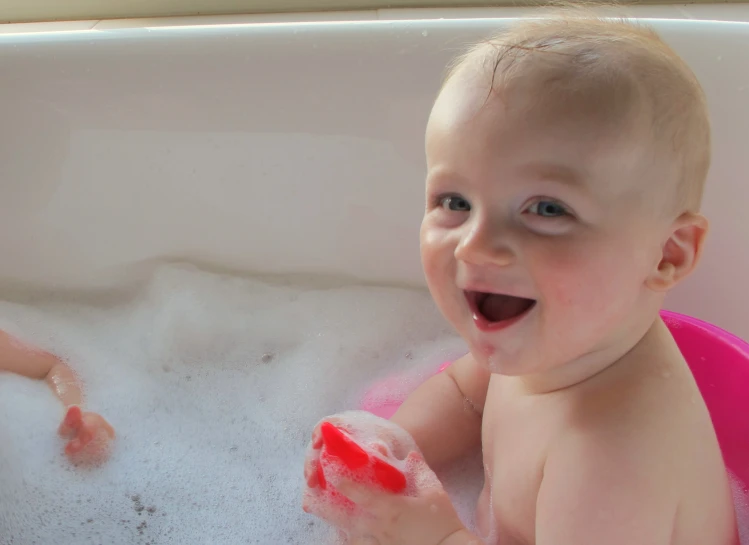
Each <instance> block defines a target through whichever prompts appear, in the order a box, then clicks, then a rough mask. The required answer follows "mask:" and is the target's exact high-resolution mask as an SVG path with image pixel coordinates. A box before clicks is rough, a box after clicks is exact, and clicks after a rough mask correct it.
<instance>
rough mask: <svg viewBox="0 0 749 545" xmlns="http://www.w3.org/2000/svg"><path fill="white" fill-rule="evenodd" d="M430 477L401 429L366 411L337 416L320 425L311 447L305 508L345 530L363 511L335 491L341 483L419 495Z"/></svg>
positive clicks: (306, 473) (306, 464) (415, 447)
mask: <svg viewBox="0 0 749 545" xmlns="http://www.w3.org/2000/svg"><path fill="white" fill-rule="evenodd" d="M430 475H432V476H433V473H432V471H431V470H429V468H428V467H427V466H426V464H425V463H424V461H423V459H422V458H421V456H420V454H419V449H418V447H417V446H416V443H415V442H414V440H413V438H412V437H411V436H410V435H409V434H408V432H406V431H405V430H403V429H402V428H400V427H399V426H397V425H395V424H393V423H392V422H389V421H388V420H385V419H383V418H379V417H377V416H375V415H373V414H371V413H368V412H366V411H349V412H346V413H341V414H337V415H334V416H331V417H328V418H325V419H324V420H323V421H322V422H320V424H319V425H318V426H317V427H316V431H315V433H314V434H313V438H312V441H311V442H310V444H309V447H308V450H307V457H306V462H305V476H306V481H307V486H306V488H305V491H304V499H303V508H304V510H305V511H306V512H308V513H311V514H313V515H316V516H318V517H320V518H322V519H323V520H326V521H328V522H329V523H330V524H332V525H334V526H336V527H338V528H339V529H342V530H345V529H346V528H349V527H351V525H353V524H355V523H356V520H357V519H358V518H359V517H360V516H364V513H363V511H362V510H361V509H360V507H359V506H357V505H356V504H355V503H354V502H352V501H351V500H349V499H348V498H347V497H346V496H344V495H343V494H342V493H341V492H339V491H338V490H337V489H336V486H337V484H338V483H339V482H341V480H343V479H346V480H350V481H352V482H354V483H358V484H362V485H365V486H371V487H373V488H375V489H377V490H381V491H383V492H387V493H391V494H399V495H405V496H414V495H417V494H418V493H419V491H420V490H421V489H422V488H423V487H425V486H429V485H430V483H431V482H432V480H436V476H433V479H432V480H430ZM436 482H438V481H436Z"/></svg>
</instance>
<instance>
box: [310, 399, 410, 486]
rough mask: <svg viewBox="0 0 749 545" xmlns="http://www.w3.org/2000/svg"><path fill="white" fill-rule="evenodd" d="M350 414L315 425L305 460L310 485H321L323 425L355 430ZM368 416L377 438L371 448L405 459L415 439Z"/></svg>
mask: <svg viewBox="0 0 749 545" xmlns="http://www.w3.org/2000/svg"><path fill="white" fill-rule="evenodd" d="M348 414H353V413H344V415H341V416H338V417H336V416H331V417H328V418H326V419H325V420H324V421H321V422H320V423H318V425H317V426H315V429H314V430H313V432H312V442H311V444H310V449H309V450H308V453H307V457H306V459H305V461H304V478H305V480H306V481H307V486H308V487H310V488H316V487H318V486H320V482H319V472H318V468H319V461H320V450H321V449H322V446H323V437H322V425H323V424H325V423H326V422H327V423H330V424H333V425H334V426H336V427H338V428H340V429H342V430H346V431H353V430H352V426H351V424H350V422H349V421H348V419H347V418H346V415H348ZM360 414H361V413H360ZM368 416H370V419H371V420H370V422H368V424H369V426H368V428H369V430H368V431H370V432H371V433H372V434H374V436H375V437H376V438H377V440H376V441H375V442H373V443H371V444H370V448H372V449H374V450H376V451H377V452H379V453H380V454H382V455H384V456H392V457H394V458H396V459H397V460H404V459H405V458H406V456H407V455H408V453H409V452H411V450H412V449H413V448H414V445H413V440H412V439H411V438H410V437H409V436H408V435H407V434H406V432H404V431H401V430H396V429H395V428H394V426H392V425H382V424H380V422H382V423H387V421H386V420H382V419H380V418H379V417H376V416H371V415H368ZM378 421H379V422H378Z"/></svg>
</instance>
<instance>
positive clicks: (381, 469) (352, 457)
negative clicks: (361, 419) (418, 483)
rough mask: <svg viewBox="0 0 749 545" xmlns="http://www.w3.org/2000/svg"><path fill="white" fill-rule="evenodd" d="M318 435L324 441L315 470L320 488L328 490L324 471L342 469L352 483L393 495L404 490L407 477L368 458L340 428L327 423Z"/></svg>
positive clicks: (387, 465)
mask: <svg viewBox="0 0 749 545" xmlns="http://www.w3.org/2000/svg"><path fill="white" fill-rule="evenodd" d="M320 432H321V434H322V440H323V449H322V452H321V453H320V461H319V464H318V466H317V479H318V484H319V486H320V488H322V489H323V490H325V489H326V488H327V479H326V478H325V467H326V466H327V467H329V468H333V467H335V466H339V465H343V466H345V467H346V468H347V469H348V470H350V471H352V472H354V480H357V481H363V482H366V483H371V484H374V485H377V486H381V487H382V488H384V489H385V490H387V491H389V492H393V493H395V494H400V493H402V492H403V491H405V490H406V484H407V483H406V476H405V475H404V474H403V473H402V472H401V471H400V470H398V469H397V468H395V467H393V466H392V465H390V464H388V463H387V462H386V461H384V460H382V459H381V458H378V457H377V456H373V455H370V454H368V453H367V451H366V450H364V449H363V448H362V447H360V446H359V445H357V444H356V442H355V441H354V440H353V439H351V438H350V437H349V436H348V435H347V434H346V433H345V432H344V431H342V430H341V429H340V428H338V427H336V426H334V425H333V424H331V423H330V422H323V423H322V425H321V426H320ZM336 469H339V470H340V468H336Z"/></svg>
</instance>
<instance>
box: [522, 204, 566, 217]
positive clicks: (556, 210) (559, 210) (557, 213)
mask: <svg viewBox="0 0 749 545" xmlns="http://www.w3.org/2000/svg"><path fill="white" fill-rule="evenodd" d="M528 212H530V213H531V214H536V215H538V216H541V217H542V218H559V217H563V216H568V215H569V212H567V209H566V208H565V207H564V206H562V205H561V204H559V203H558V202H554V201H538V202H536V203H533V204H532V205H531V206H530V207H529V208H528Z"/></svg>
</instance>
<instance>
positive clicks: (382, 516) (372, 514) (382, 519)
mask: <svg viewBox="0 0 749 545" xmlns="http://www.w3.org/2000/svg"><path fill="white" fill-rule="evenodd" d="M407 466H408V468H409V472H410V473H412V474H413V473H416V474H420V473H421V474H424V473H431V470H430V469H429V468H428V467H427V466H426V463H425V462H424V460H423V458H422V457H421V455H419V454H418V453H416V452H412V453H411V454H409V456H408V458H407ZM427 481H428V482H427V483H426V484H427V486H422V487H419V490H418V494H417V495H416V496H415V497H414V496H405V495H396V494H390V493H388V492H384V491H381V490H377V489H376V488H374V487H371V486H366V485H361V484H358V483H355V482H353V481H350V480H341V481H340V482H339V483H338V484H337V485H336V486H337V489H338V491H339V492H340V493H342V494H343V495H344V496H346V497H347V498H348V499H349V500H351V501H352V502H354V503H355V504H356V506H357V508H358V509H359V515H358V516H357V517H356V520H354V521H351V523H352V524H351V525H350V527H349V529H348V532H347V533H348V537H349V540H350V541H349V543H360V542H361V543H370V542H371V543H377V544H378V545H440V544H445V543H447V542H448V541H447V540H448V539H449V538H451V537H452V536H457V535H458V534H460V535H463V533H465V535H470V534H468V532H467V530H466V529H465V527H464V526H463V523H462V522H461V521H460V519H459V518H458V514H457V512H456V511H455V508H454V507H453V505H452V503H451V502H450V498H449V497H448V495H447V492H445V489H444V488H443V487H442V485H441V484H440V483H439V481H438V480H437V479H436V478H434V479H427ZM359 540H361V541H359ZM466 543H468V542H466ZM475 543H476V544H477V545H478V543H479V541H478V540H476V541H475Z"/></svg>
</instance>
